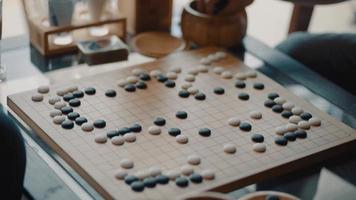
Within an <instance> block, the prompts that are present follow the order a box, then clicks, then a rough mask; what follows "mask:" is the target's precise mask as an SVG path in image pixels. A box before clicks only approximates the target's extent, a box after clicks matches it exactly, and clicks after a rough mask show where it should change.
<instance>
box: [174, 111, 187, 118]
mask: <svg viewBox="0 0 356 200" xmlns="http://www.w3.org/2000/svg"><path fill="white" fill-rule="evenodd" d="M176 117H177V118H179V119H187V117H188V113H187V112H185V111H178V112H177V113H176Z"/></svg>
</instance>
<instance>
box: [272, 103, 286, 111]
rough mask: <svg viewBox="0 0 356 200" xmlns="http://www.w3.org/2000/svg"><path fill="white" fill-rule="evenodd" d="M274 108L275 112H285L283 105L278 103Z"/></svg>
mask: <svg viewBox="0 0 356 200" xmlns="http://www.w3.org/2000/svg"><path fill="white" fill-rule="evenodd" d="M272 110H273V112H275V113H281V112H283V110H284V109H283V107H282V106H281V105H278V104H276V105H274V106H272Z"/></svg>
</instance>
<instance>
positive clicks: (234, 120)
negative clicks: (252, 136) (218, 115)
mask: <svg viewBox="0 0 356 200" xmlns="http://www.w3.org/2000/svg"><path fill="white" fill-rule="evenodd" d="M228 123H229V125H230V126H239V125H240V123H241V120H239V119H238V118H237V117H232V118H230V119H229V120H228Z"/></svg>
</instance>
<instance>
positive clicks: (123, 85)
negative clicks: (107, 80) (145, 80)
mask: <svg viewBox="0 0 356 200" xmlns="http://www.w3.org/2000/svg"><path fill="white" fill-rule="evenodd" d="M116 84H117V85H118V86H119V87H125V85H127V84H128V82H127V81H126V80H124V79H120V80H118V81H117V82H116Z"/></svg>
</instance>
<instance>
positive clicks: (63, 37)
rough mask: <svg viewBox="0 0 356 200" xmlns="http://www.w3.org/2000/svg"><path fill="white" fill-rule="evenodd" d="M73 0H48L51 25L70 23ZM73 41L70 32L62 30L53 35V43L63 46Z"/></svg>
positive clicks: (67, 24) (66, 24)
mask: <svg viewBox="0 0 356 200" xmlns="http://www.w3.org/2000/svg"><path fill="white" fill-rule="evenodd" d="M74 1H75V0H48V7H49V21H50V24H51V26H69V25H71V23H72V16H73V12H74ZM72 42H73V37H72V35H71V33H68V32H63V33H59V34H58V35H56V36H55V37H54V40H53V43H54V44H55V45H59V46H64V45H69V44H71V43H72Z"/></svg>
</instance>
